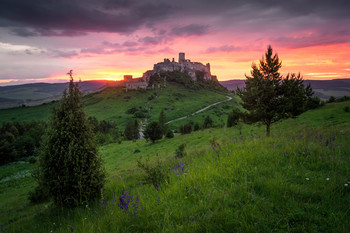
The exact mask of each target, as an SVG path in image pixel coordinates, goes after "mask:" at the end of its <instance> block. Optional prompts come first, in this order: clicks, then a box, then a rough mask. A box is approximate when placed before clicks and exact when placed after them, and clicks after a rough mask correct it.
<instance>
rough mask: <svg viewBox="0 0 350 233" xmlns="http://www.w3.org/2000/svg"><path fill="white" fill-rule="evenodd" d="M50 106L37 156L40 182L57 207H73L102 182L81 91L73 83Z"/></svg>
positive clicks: (97, 193)
mask: <svg viewBox="0 0 350 233" xmlns="http://www.w3.org/2000/svg"><path fill="white" fill-rule="evenodd" d="M68 75H69V76H70V82H69V88H68V91H67V90H65V91H64V93H63V97H62V99H61V101H60V106H59V107H58V108H54V109H53V114H52V116H51V119H50V122H49V128H48V131H47V133H46V137H45V139H44V143H43V146H42V154H41V157H40V174H41V175H40V179H41V180H40V182H39V183H40V184H42V185H45V186H46V187H47V189H48V192H49V195H50V196H51V197H52V198H53V200H54V203H55V204H56V205H57V206H66V207H75V206H78V205H80V204H82V203H85V202H88V201H90V200H92V199H94V198H97V197H99V196H100V194H101V189H102V188H103V184H104V181H105V172H104V168H103V164H102V161H101V158H100V157H99V156H98V152H97V146H96V143H95V141H94V135H93V131H92V129H91V127H90V125H89V123H88V120H87V117H86V114H85V113H84V110H83V104H82V93H81V91H80V90H79V87H78V84H75V83H74V82H73V76H72V71H70V72H69V73H68Z"/></svg>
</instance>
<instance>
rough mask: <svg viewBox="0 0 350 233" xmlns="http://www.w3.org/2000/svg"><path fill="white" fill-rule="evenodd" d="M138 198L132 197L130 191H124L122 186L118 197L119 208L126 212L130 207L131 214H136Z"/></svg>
mask: <svg viewBox="0 0 350 233" xmlns="http://www.w3.org/2000/svg"><path fill="white" fill-rule="evenodd" d="M139 202H140V199H139V198H135V200H134V198H133V196H131V195H130V192H125V189H124V188H123V191H122V195H121V197H120V198H119V208H120V209H122V210H123V212H124V213H127V212H128V211H129V210H130V209H132V210H133V214H134V215H136V213H137V210H138V209H139Z"/></svg>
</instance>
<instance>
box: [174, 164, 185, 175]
mask: <svg viewBox="0 0 350 233" xmlns="http://www.w3.org/2000/svg"><path fill="white" fill-rule="evenodd" d="M184 169H185V165H184V164H183V163H178V164H177V165H176V166H175V167H174V171H175V172H176V175H179V173H182V172H184Z"/></svg>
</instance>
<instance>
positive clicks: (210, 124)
mask: <svg viewBox="0 0 350 233" xmlns="http://www.w3.org/2000/svg"><path fill="white" fill-rule="evenodd" d="M211 127H213V120H212V119H211V118H210V117H209V116H207V117H206V118H205V119H204V122H203V128H204V129H207V128H211Z"/></svg>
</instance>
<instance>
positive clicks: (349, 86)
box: [220, 79, 350, 100]
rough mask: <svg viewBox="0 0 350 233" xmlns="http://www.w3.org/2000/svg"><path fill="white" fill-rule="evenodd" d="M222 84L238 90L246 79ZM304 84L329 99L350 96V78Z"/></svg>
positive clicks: (307, 81)
mask: <svg viewBox="0 0 350 233" xmlns="http://www.w3.org/2000/svg"><path fill="white" fill-rule="evenodd" d="M220 83H221V85H223V86H224V87H226V88H227V89H229V90H236V89H237V87H239V88H242V87H244V80H228V81H221V82H220ZM304 84H305V85H307V84H311V87H312V88H313V90H314V92H315V96H317V97H319V98H321V99H323V100H327V99H329V97H331V96H334V97H337V98H339V97H343V96H350V79H333V80H304Z"/></svg>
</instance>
